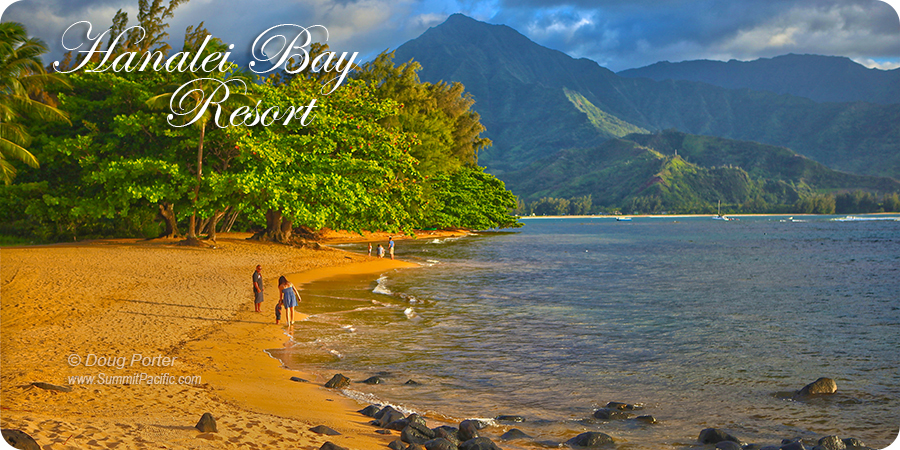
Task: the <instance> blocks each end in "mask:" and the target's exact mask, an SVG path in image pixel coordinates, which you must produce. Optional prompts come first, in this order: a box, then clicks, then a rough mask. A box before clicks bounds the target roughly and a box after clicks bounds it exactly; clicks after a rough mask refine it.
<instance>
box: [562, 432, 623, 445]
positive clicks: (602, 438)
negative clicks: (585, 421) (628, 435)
mask: <svg viewBox="0 0 900 450" xmlns="http://www.w3.org/2000/svg"><path fill="white" fill-rule="evenodd" d="M614 443H615V441H613V438H612V436H610V435H608V434H606V433H601V432H599V431H588V432H587V433H581V434H579V435H578V436H575V437H573V438H572V439H569V440H568V441H566V445H568V446H570V447H587V448H599V447H603V446H607V445H612V444H614Z"/></svg>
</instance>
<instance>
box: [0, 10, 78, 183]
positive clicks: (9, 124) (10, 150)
mask: <svg viewBox="0 0 900 450" xmlns="http://www.w3.org/2000/svg"><path fill="white" fill-rule="evenodd" d="M46 52H47V46H46V45H45V44H44V42H43V41H41V40H40V39H37V38H29V37H28V34H27V32H26V31H25V27H24V26H23V25H22V24H20V23H15V22H3V23H0V178H2V180H3V182H4V183H5V184H10V183H11V182H12V179H13V178H14V177H15V175H16V168H15V167H13V165H12V164H10V162H9V161H8V160H7V159H18V160H20V161H22V162H24V163H25V164H28V165H29V166H31V167H38V160H37V158H35V157H34V155H32V154H31V152H29V151H28V150H26V149H25V147H27V146H28V144H30V143H31V136H29V135H28V132H27V131H26V130H25V127H24V126H23V125H22V124H21V123H17V122H18V121H19V120H21V119H22V118H23V117H25V116H28V117H35V118H38V119H41V120H63V121H66V122H68V119H67V118H66V114H65V113H64V112H62V111H60V110H58V109H56V108H54V107H52V106H50V105H47V104H45V103H42V102H40V101H39V100H35V98H40V96H41V95H43V91H42V89H43V87H44V86H45V85H47V84H48V83H50V82H61V83H63V84H65V81H63V79H62V78H61V77H60V76H59V75H56V74H48V73H46V72H45V71H44V67H43V66H42V65H41V59H40V55H41V54H43V53H46Z"/></svg>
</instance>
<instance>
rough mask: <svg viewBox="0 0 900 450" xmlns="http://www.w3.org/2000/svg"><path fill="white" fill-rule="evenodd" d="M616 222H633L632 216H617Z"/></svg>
mask: <svg viewBox="0 0 900 450" xmlns="http://www.w3.org/2000/svg"><path fill="white" fill-rule="evenodd" d="M616 222H631V217H616Z"/></svg>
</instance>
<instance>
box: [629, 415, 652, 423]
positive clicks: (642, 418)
mask: <svg viewBox="0 0 900 450" xmlns="http://www.w3.org/2000/svg"><path fill="white" fill-rule="evenodd" d="M634 420H637V421H638V422H644V423H656V422H657V420H656V417H653V416H651V415H646V416H637V417H635V419H634Z"/></svg>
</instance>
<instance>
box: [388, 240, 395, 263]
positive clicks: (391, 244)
mask: <svg viewBox="0 0 900 450" xmlns="http://www.w3.org/2000/svg"><path fill="white" fill-rule="evenodd" d="M388 252H389V253H390V254H391V259H394V237H393V236H391V237H390V238H389V239H388Z"/></svg>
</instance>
